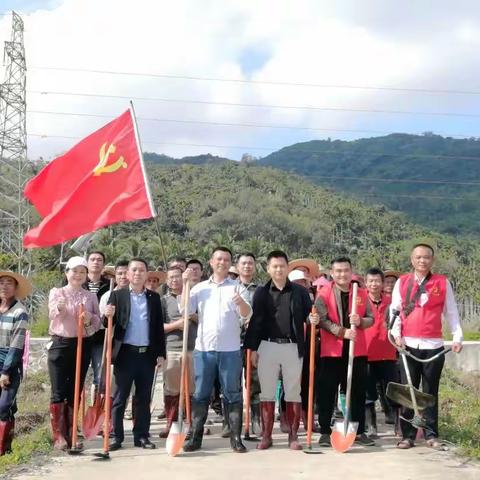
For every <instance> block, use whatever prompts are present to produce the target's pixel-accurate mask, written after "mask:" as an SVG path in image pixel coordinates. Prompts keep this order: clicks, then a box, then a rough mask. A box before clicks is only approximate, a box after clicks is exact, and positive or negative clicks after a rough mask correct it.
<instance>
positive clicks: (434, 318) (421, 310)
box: [399, 273, 447, 338]
mask: <svg viewBox="0 0 480 480" xmlns="http://www.w3.org/2000/svg"><path fill="white" fill-rule="evenodd" d="M410 279H412V280H413V288H412V291H411V293H410V299H411V298H413V297H414V295H415V293H416V292H417V290H418V284H417V282H416V281H415V276H414V274H413V273H409V274H406V275H402V276H401V277H400V279H399V281H400V295H401V297H402V310H403V309H404V308H405V307H406V306H407V290H408V284H409V283H410ZM425 291H426V292H427V295H428V300H427V302H426V303H425V304H424V305H423V306H421V305H420V298H419V299H418V300H417V301H416V302H415V307H414V308H413V310H412V312H411V313H410V315H408V317H405V315H404V314H403V312H402V313H401V319H402V336H404V337H417V338H442V336H443V334H442V312H443V308H444V306H445V297H446V295H447V277H446V276H445V275H439V274H437V273H434V274H433V275H432V276H431V277H430V278H429V280H428V282H427V284H426V285H425Z"/></svg>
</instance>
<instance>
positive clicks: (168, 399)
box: [159, 395, 180, 438]
mask: <svg viewBox="0 0 480 480" xmlns="http://www.w3.org/2000/svg"><path fill="white" fill-rule="evenodd" d="M179 399H180V395H165V397H164V400H165V415H166V418H167V424H166V425H165V428H163V429H162V430H160V433H159V437H160V438H167V437H168V434H169V433H170V428H171V427H172V423H173V422H175V421H177V420H178V402H179Z"/></svg>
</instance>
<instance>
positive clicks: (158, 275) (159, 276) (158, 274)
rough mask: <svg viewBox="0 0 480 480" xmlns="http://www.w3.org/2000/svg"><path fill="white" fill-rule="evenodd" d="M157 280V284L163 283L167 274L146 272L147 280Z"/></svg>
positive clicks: (157, 271)
mask: <svg viewBox="0 0 480 480" xmlns="http://www.w3.org/2000/svg"><path fill="white" fill-rule="evenodd" d="M152 277H155V278H158V281H159V283H165V282H166V280H167V274H166V273H165V272H162V271H160V270H149V271H148V272H147V278H152Z"/></svg>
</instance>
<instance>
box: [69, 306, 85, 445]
mask: <svg viewBox="0 0 480 480" xmlns="http://www.w3.org/2000/svg"><path fill="white" fill-rule="evenodd" d="M84 321H85V305H80V311H79V314H78V321H77V356H76V359H75V390H74V394H73V422H72V446H71V448H70V449H69V450H68V453H69V454H70V455H79V454H80V453H82V451H83V447H82V446H81V445H79V444H78V432H77V425H78V409H79V406H80V383H81V369H82V347H83V323H84Z"/></svg>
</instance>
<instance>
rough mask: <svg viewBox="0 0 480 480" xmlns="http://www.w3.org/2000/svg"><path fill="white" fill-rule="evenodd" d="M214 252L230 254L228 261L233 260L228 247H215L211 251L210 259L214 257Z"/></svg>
mask: <svg viewBox="0 0 480 480" xmlns="http://www.w3.org/2000/svg"><path fill="white" fill-rule="evenodd" d="M216 252H225V253H229V254H230V259H233V253H232V251H231V250H230V249H229V248H228V247H222V246H219V247H215V248H214V249H213V250H212V257H213V256H214V255H215V253H216Z"/></svg>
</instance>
